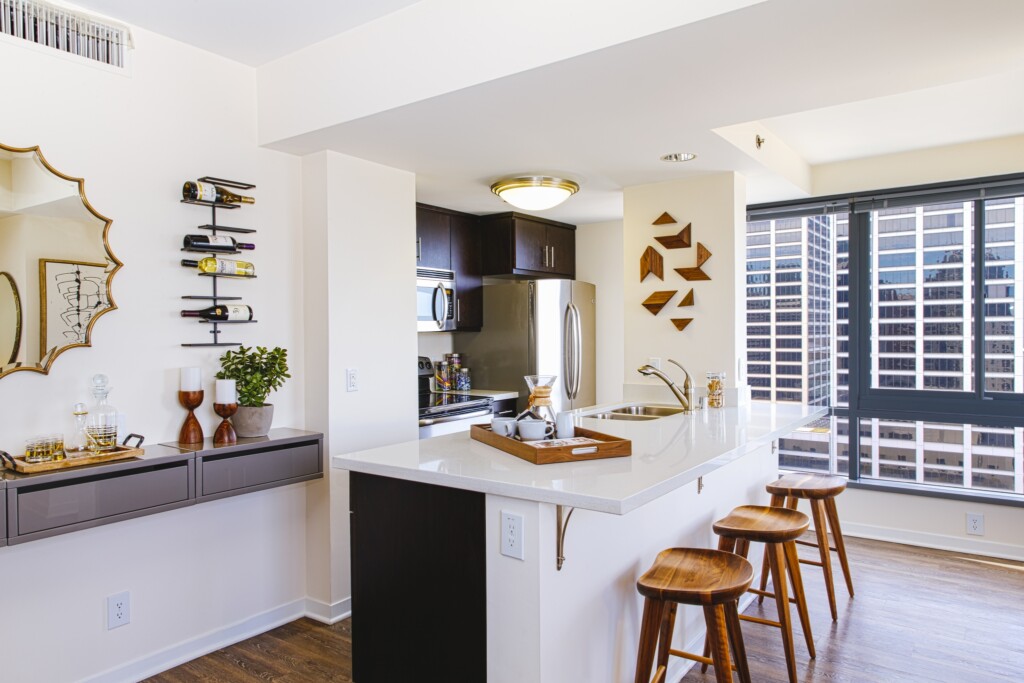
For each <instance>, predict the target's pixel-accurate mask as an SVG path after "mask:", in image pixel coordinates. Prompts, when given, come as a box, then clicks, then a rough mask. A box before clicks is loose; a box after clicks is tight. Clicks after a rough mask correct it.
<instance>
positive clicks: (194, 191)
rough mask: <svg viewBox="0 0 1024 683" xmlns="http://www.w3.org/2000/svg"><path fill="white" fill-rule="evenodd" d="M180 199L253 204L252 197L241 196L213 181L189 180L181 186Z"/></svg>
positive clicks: (254, 201)
mask: <svg viewBox="0 0 1024 683" xmlns="http://www.w3.org/2000/svg"><path fill="white" fill-rule="evenodd" d="M181 197H182V199H188V200H191V201H194V202H196V201H199V202H217V203H218V204H255V203H256V200H255V199H253V198H252V197H243V196H242V195H240V194H235V193H234V192H232V191H231V190H229V189H227V188H225V187H221V186H220V185H214V184H213V183H200V182H198V181H197V182H192V181H191V180H189V181H188V182H186V183H185V184H184V185H183V186H182V188H181Z"/></svg>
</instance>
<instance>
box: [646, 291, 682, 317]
mask: <svg viewBox="0 0 1024 683" xmlns="http://www.w3.org/2000/svg"><path fill="white" fill-rule="evenodd" d="M678 291H679V290H678V289H673V290H670V291H665V292H655V293H654V294H651V295H650V296H649V297H647V298H646V299H645V300H644V303H643V307H644V308H646V309H647V310H648V311H650V312H651V313H652V314H653V315H658V313H660V312H661V309H663V308H665V304H667V303H668V300H669V299H671V298H672V297H673V296H675V294H676V292H678Z"/></svg>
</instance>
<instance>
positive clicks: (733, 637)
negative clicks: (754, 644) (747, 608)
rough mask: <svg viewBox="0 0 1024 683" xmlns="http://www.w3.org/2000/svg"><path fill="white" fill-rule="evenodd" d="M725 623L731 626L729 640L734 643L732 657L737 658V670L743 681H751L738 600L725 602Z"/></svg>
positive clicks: (743, 682)
mask: <svg viewBox="0 0 1024 683" xmlns="http://www.w3.org/2000/svg"><path fill="white" fill-rule="evenodd" d="M725 623H726V626H728V628H729V642H730V643H731V644H732V658H733V659H734V660H736V671H737V672H739V675H740V682H741V683H750V669H748V668H747V650H746V648H745V647H743V632H742V631H741V630H740V616H739V612H738V610H737V607H736V602H735V601H734V602H729V603H726V604H725Z"/></svg>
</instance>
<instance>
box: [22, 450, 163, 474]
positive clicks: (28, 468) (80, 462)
mask: <svg viewBox="0 0 1024 683" xmlns="http://www.w3.org/2000/svg"><path fill="white" fill-rule="evenodd" d="M145 452H146V451H145V450H143V449H141V448H131V447H130V446H116V447H115V448H114V450H112V451H107V452H106V453H102V454H91V453H90V454H89V455H79V456H75V457H67V458H64V459H63V460H50V461H49V462H26V460H25V456H24V455H18V456H14V457H13V458H12V460H13V461H14V465H13V467H12V466H11V463H10V462H9V461H8V460H6V458H5V459H4V465H5V466H6V467H7V469H9V470H14V471H15V472H21V473H22V474H35V473H37V472H49V471H51V470H64V469H68V468H70V467H82V466H84V465H97V464H99V463H102V462H113V461H115V460H127V459H128V458H137V457H139V456H141V455H142V454H143V453H145Z"/></svg>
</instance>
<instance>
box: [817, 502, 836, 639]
mask: <svg viewBox="0 0 1024 683" xmlns="http://www.w3.org/2000/svg"><path fill="white" fill-rule="evenodd" d="M811 515H812V516H813V517H814V533H815V534H816V535H817V537H818V554H819V555H820V556H821V571H822V572H824V573H825V591H826V592H827V593H828V606H829V609H830V610H832V621H837V620H838V619H839V615H838V613H837V612H836V589H835V587H834V586H833V585H832V557H831V555H832V553H831V552H830V551H829V545H828V523H827V522H826V521H825V502H824V501H823V500H822V499H821V498H812V499H811ZM836 547H838V546H836Z"/></svg>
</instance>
